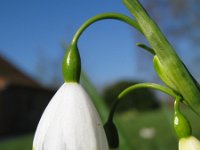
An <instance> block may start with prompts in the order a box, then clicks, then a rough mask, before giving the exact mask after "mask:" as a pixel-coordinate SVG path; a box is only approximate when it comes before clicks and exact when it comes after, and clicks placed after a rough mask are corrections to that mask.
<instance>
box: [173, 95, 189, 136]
mask: <svg viewBox="0 0 200 150" xmlns="http://www.w3.org/2000/svg"><path fill="white" fill-rule="evenodd" d="M180 100H181V99H179V98H176V99H175V102H174V130H175V132H176V135H177V137H178V138H179V139H181V138H185V137H189V136H190V135H191V133H192V129H191V126H190V123H189V121H188V119H187V118H186V117H185V116H184V115H183V114H182V113H181V112H180V108H179V103H180Z"/></svg>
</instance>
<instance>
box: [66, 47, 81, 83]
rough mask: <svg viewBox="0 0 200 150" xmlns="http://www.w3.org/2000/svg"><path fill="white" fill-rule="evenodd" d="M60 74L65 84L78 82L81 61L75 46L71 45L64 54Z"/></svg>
mask: <svg viewBox="0 0 200 150" xmlns="http://www.w3.org/2000/svg"><path fill="white" fill-rule="evenodd" d="M62 72H63V77H64V80H65V82H79V80H80V73H81V59H80V55H79V51H78V47H77V45H76V44H71V45H70V46H69V47H68V49H67V52H66V54H65V57H64V60H63V65H62Z"/></svg>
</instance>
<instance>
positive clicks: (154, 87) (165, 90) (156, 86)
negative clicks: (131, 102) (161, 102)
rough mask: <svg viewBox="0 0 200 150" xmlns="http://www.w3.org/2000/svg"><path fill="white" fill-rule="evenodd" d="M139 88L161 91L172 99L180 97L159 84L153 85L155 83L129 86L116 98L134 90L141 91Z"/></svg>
mask: <svg viewBox="0 0 200 150" xmlns="http://www.w3.org/2000/svg"><path fill="white" fill-rule="evenodd" d="M141 88H152V89H156V90H159V91H162V92H164V93H166V94H168V95H170V96H172V97H175V98H176V97H180V96H179V95H178V94H177V93H175V92H174V91H172V90H171V89H169V88H167V87H164V86H161V85H159V84H155V83H139V84H135V85H133V86H130V87H128V88H126V89H125V90H123V91H122V92H121V93H120V94H119V96H118V98H119V99H121V98H123V97H124V96H125V95H126V94H128V93H129V92H131V91H133V90H136V89H141Z"/></svg>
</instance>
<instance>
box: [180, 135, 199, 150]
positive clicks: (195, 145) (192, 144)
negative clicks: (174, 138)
mask: <svg viewBox="0 0 200 150" xmlns="http://www.w3.org/2000/svg"><path fill="white" fill-rule="evenodd" d="M179 150H200V141H199V140H198V139H196V138H195V137H194V136H189V137H186V138H181V139H180V140H179Z"/></svg>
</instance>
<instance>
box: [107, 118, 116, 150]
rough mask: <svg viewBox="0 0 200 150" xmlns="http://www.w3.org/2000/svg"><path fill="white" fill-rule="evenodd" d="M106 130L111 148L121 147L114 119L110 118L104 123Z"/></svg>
mask: <svg viewBox="0 0 200 150" xmlns="http://www.w3.org/2000/svg"><path fill="white" fill-rule="evenodd" d="M104 130H105V133H106V137H107V140H108V145H109V147H110V148H113V149H115V148H118V147H119V135H118V131H117V128H116V126H115V124H114V123H113V121H112V120H110V119H109V120H108V121H107V122H106V123H105V125H104Z"/></svg>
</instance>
